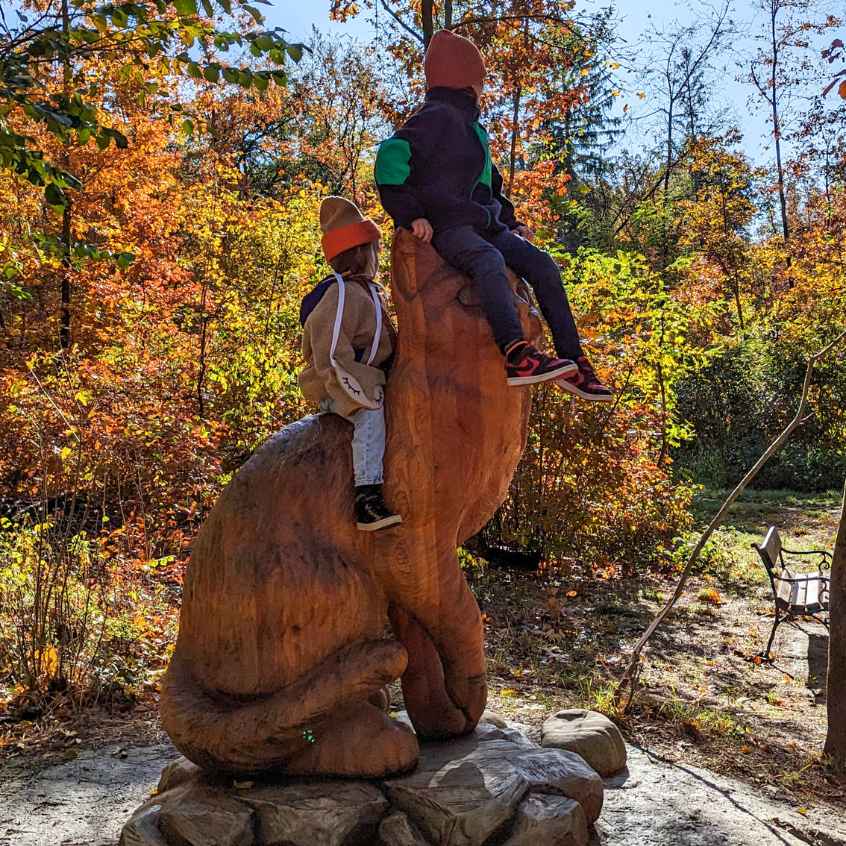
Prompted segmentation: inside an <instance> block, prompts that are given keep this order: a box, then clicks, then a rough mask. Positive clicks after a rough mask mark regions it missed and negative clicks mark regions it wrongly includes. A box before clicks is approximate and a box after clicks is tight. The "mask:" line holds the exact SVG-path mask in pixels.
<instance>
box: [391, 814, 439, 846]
mask: <svg viewBox="0 0 846 846" xmlns="http://www.w3.org/2000/svg"><path fill="white" fill-rule="evenodd" d="M379 841H380V843H381V844H382V846H429V841H428V840H426V838H425V837H423V835H422V834H421V833H420V832H419V831H418V830H417V827H416V826H415V825H414V824H413V823H412V822H411V820H410V819H409V818H408V817H407V816H406V815H405V814H404V813H403V812H402V811H394V812H393V813H392V814H388V816H387V817H385V819H383V820H382V822H381V824H380V825H379Z"/></svg>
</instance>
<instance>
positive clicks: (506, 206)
mask: <svg viewBox="0 0 846 846" xmlns="http://www.w3.org/2000/svg"><path fill="white" fill-rule="evenodd" d="M491 176H492V179H491V188H492V189H493V195H494V199H495V200H496V201H497V202H498V203H499V204H500V205H501V206H502V211H501V212H500V214H499V219H500V220H501V221H502V222H503V223H504V224H505V225H506V226H507V227H508V228H509V229H510V230H511V231H512V232H514V231H517V232H518V234H520V232H519V230H521V229H524V230H526V231H527V232H528V231H529V229H528V227H527V226H526V225H525V224H524V223H521V222H520V221H519V220H517V216H516V215H515V213H514V204H513V203H512V202H511V200H509V199H508V197H506V196H505V194H503V193H502V174H501V173H500V172H499V170H498V169H497V166H496V165H493V170H492V173H491Z"/></svg>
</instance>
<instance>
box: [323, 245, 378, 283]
mask: <svg viewBox="0 0 846 846" xmlns="http://www.w3.org/2000/svg"><path fill="white" fill-rule="evenodd" d="M374 247H375V245H374V244H359V245H358V246H357V247H353V248H352V249H349V250H344V252H342V253H338V255H336V256H335V258H333V259H332V260H331V261H330V262H329V265H330V267H331V268H332V270H334V271H335V273H340V274H341V275H342V276H343V275H344V274H345V273H348V274H350V275H352V276H355V275H356V274H361V273H366V272H367V269H368V268H367V264H368V260H369V259H370V251H371V250H373V249H374Z"/></svg>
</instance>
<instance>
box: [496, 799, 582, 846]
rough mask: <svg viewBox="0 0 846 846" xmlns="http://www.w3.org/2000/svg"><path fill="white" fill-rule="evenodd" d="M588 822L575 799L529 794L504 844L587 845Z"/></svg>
mask: <svg viewBox="0 0 846 846" xmlns="http://www.w3.org/2000/svg"><path fill="white" fill-rule="evenodd" d="M588 837H589V835H588V823H587V818H586V817H585V812H584V811H583V810H582V806H581V805H580V804H579V803H578V802H574V801H573V800H572V799H567V798H566V797H564V796H551V795H549V794H546V793H530V794H529V795H528V796H527V797H526V798H525V799H524V800H523V801H522V802H521V803H520V807H519V808H518V809H517V819H516V821H515V823H514V827H513V828H512V830H511V833H510V835H509V837H508V839H507V840H506V841H505V843H504V844H503V846H539V844H541V843H542V844H544V846H587V843H588Z"/></svg>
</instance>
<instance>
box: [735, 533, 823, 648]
mask: <svg viewBox="0 0 846 846" xmlns="http://www.w3.org/2000/svg"><path fill="white" fill-rule="evenodd" d="M752 547H753V549H757V550H758V555H760V556H761V561H762V562H763V564H764V568H765V569H766V571H767V575H768V576H769V578H770V587H771V588H772V590H773V602H774V603H775V620H774V621H773V628H772V631H771V632H770V639H769V641H768V642H767V648H766V649H765V650H764V652H763V653H762V657H763V658H764V660H766V661H769V660H770V649H771V648H772V645H773V640H774V639H775V633H776V629H777V628H778V627H779V626H780V625H781V624H782V623H785V622H787V623H793V624H795V622H796V621H797V620H801V619H804V618H805V617H812V618H813V619H814V620H816V621H817V622H818V623H822V624H823V625H824V626H825V627H826V628H828V619H827V615H828V589H829V576H827V575H825V571H826V570H830V569H831V553H830V552H826V551H825V550H822V549H803V550H796V549H785V548H784V547H783V546H782V545H781V537H780V536H779V533H778V529H777V528H776V527H775V526H770V528H769V531H768V532H767V536H766V537H765V538H764V542H763V543H762V544H761V545H760V546H759V545H758V544H757V543H753V544H752ZM785 553H786V554H787V555H788V556H792V555H798V556H816V557H817V559H818V560H817V570H816V572H811V573H804V572H803V573H795V572H793V570H791V568H790V566H789V563H788V561H787V560H786V559H785V557H784V556H785Z"/></svg>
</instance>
